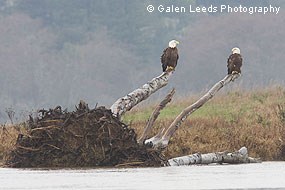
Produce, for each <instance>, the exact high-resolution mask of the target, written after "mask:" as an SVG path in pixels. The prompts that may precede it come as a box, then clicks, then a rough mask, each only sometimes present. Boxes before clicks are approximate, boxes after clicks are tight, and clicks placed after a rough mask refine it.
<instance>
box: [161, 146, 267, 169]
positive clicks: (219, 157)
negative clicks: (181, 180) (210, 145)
mask: <svg viewBox="0 0 285 190" xmlns="http://www.w3.org/2000/svg"><path fill="white" fill-rule="evenodd" d="M260 162H261V160H260V159H258V158H251V157H249V156H248V152H247V148H246V147H242V148H241V149H239V150H238V151H236V152H233V153H229V152H227V151H225V152H216V153H208V154H200V153H196V154H192V155H188V156H182V157H177V158H172V159H170V160H168V161H167V163H166V165H167V166H183V165H196V164H211V163H219V164H222V163H227V164H241V163H260Z"/></svg>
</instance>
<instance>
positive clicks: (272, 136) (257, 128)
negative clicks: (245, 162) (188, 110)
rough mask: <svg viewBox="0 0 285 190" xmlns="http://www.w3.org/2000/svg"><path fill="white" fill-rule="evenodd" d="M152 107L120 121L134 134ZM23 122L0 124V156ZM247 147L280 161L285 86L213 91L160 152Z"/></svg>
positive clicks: (173, 111)
mask: <svg viewBox="0 0 285 190" xmlns="http://www.w3.org/2000/svg"><path fill="white" fill-rule="evenodd" d="M197 99H198V96H193V97H189V98H183V99H180V100H174V101H173V102H172V103H171V104H170V105H169V106H168V107H167V108H165V109H164V110H163V111H162V113H161V115H160V117H159V118H158V120H157V121H156V123H155V126H154V129H153V132H152V135H154V134H155V133H157V132H158V130H159V129H161V128H162V127H164V126H169V125H170V123H171V122H172V121H173V119H174V118H175V117H176V116H177V114H179V113H180V112H181V110H183V108H185V107H186V106H188V105H191V104H192V103H193V102H194V101H195V100H197ZM154 107H155V105H151V106H147V107H144V108H135V109H134V110H133V111H130V112H129V113H127V115H126V116H125V117H124V121H125V123H127V124H130V125H131V127H132V128H134V129H135V130H136V132H137V134H138V135H140V134H141V133H142V131H143V128H144V126H145V124H146V122H147V119H148V117H149V116H150V114H151V112H152V110H153V109H154ZM25 131H26V130H25V127H24V125H16V126H4V125H2V126H1V128H0V140H1V143H0V159H2V158H3V156H4V155H5V153H6V152H7V151H9V150H11V149H12V148H13V146H14V145H15V142H16V139H17V136H18V134H19V133H20V132H21V133H25ZM242 146H246V147H247V148H248V150H249V154H250V156H252V157H260V158H262V159H263V160H285V89H284V88H282V87H274V88H273V87H272V88H268V89H264V90H255V91H247V92H244V91H241V90H240V91H235V92H228V93H224V94H221V93H220V94H218V95H216V96H215V97H214V98H213V99H212V100H211V101H209V102H208V103H206V104H205V105H204V106H203V107H202V108H200V109H199V110H197V111H196V112H195V113H194V114H192V115H190V116H189V117H188V119H187V120H186V121H185V122H184V123H183V125H182V126H181V127H180V128H179V129H178V130H177V132H176V134H175V135H174V137H173V138H172V139H171V142H170V145H169V147H168V148H167V150H166V152H165V154H166V156H167V157H176V156H182V155H187V154H192V153H196V152H201V153H207V152H215V151H224V150H229V151H233V150H237V149H239V148H240V147H242Z"/></svg>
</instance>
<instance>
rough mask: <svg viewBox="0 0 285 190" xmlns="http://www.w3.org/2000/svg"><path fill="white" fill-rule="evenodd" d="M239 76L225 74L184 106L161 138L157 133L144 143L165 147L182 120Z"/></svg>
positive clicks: (236, 74) (155, 146)
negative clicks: (197, 98) (188, 104)
mask: <svg viewBox="0 0 285 190" xmlns="http://www.w3.org/2000/svg"><path fill="white" fill-rule="evenodd" d="M239 76H240V74H238V73H233V74H230V75H227V76H226V77H225V78H224V79H222V80H221V81H219V82H217V83H216V84H215V85H214V86H213V87H212V88H211V89H210V90H209V91H208V92H207V93H206V94H205V95H204V96H203V97H201V98H200V99H199V100H198V101H197V102H195V103H194V104H192V105H190V106H189V107H187V108H185V109H184V110H183V111H182V112H181V113H180V114H179V115H178V116H177V117H176V119H175V120H174V121H173V122H172V123H171V125H170V126H169V127H168V129H167V130H166V131H165V132H164V134H163V135H160V136H161V138H157V135H156V136H154V137H152V138H150V139H147V140H146V141H145V144H150V145H152V146H153V147H154V148H165V147H167V145H168V142H169V140H170V138H171V137H172V136H173V134H174V133H175V131H176V130H177V129H178V128H179V127H180V125H181V124H182V122H183V121H185V119H186V118H187V117H188V116H189V115H190V114H192V113H193V112H194V111H196V110H197V109H199V108H200V107H202V106H203V105H204V104H205V103H206V102H207V101H208V100H210V99H211V98H212V97H214V95H215V94H216V93H217V92H218V91H219V90H220V89H221V88H223V87H224V86H225V85H227V84H229V83H230V82H231V81H234V80H235V79H237V78H238V77H239Z"/></svg>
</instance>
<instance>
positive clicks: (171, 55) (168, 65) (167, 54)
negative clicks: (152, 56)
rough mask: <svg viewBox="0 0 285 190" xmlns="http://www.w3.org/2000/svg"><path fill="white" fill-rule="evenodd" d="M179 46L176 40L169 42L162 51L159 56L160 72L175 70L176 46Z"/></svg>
mask: <svg viewBox="0 0 285 190" xmlns="http://www.w3.org/2000/svg"><path fill="white" fill-rule="evenodd" d="M178 44H179V42H178V41H176V40H171V41H170V42H169V44H168V46H169V47H167V48H166V49H165V50H163V54H162V55H161V58H160V60H161V64H162V71H163V72H165V71H169V70H175V67H176V65H177V60H178V58H179V55H178V49H177V47H176V46H177V45H178Z"/></svg>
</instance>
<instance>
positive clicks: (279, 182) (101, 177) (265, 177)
mask: <svg viewBox="0 0 285 190" xmlns="http://www.w3.org/2000/svg"><path fill="white" fill-rule="evenodd" d="M0 189H1V190H2V189H3V190H9V189H13V190H15V189H29V190H34V189H37V190H50V189H52V190H54V189H62V190H65V189H79V190H83V189H84V190H85V189H100V190H101V189H102V190H104V189H120V190H128V189H144V190H145V189H155V190H158V189H165V190H168V189H285V162H263V163H260V164H240V165H203V166H179V167H161V168H107V169H56V170H46V169H37V170H31V169H10V168H1V169H0Z"/></svg>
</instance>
